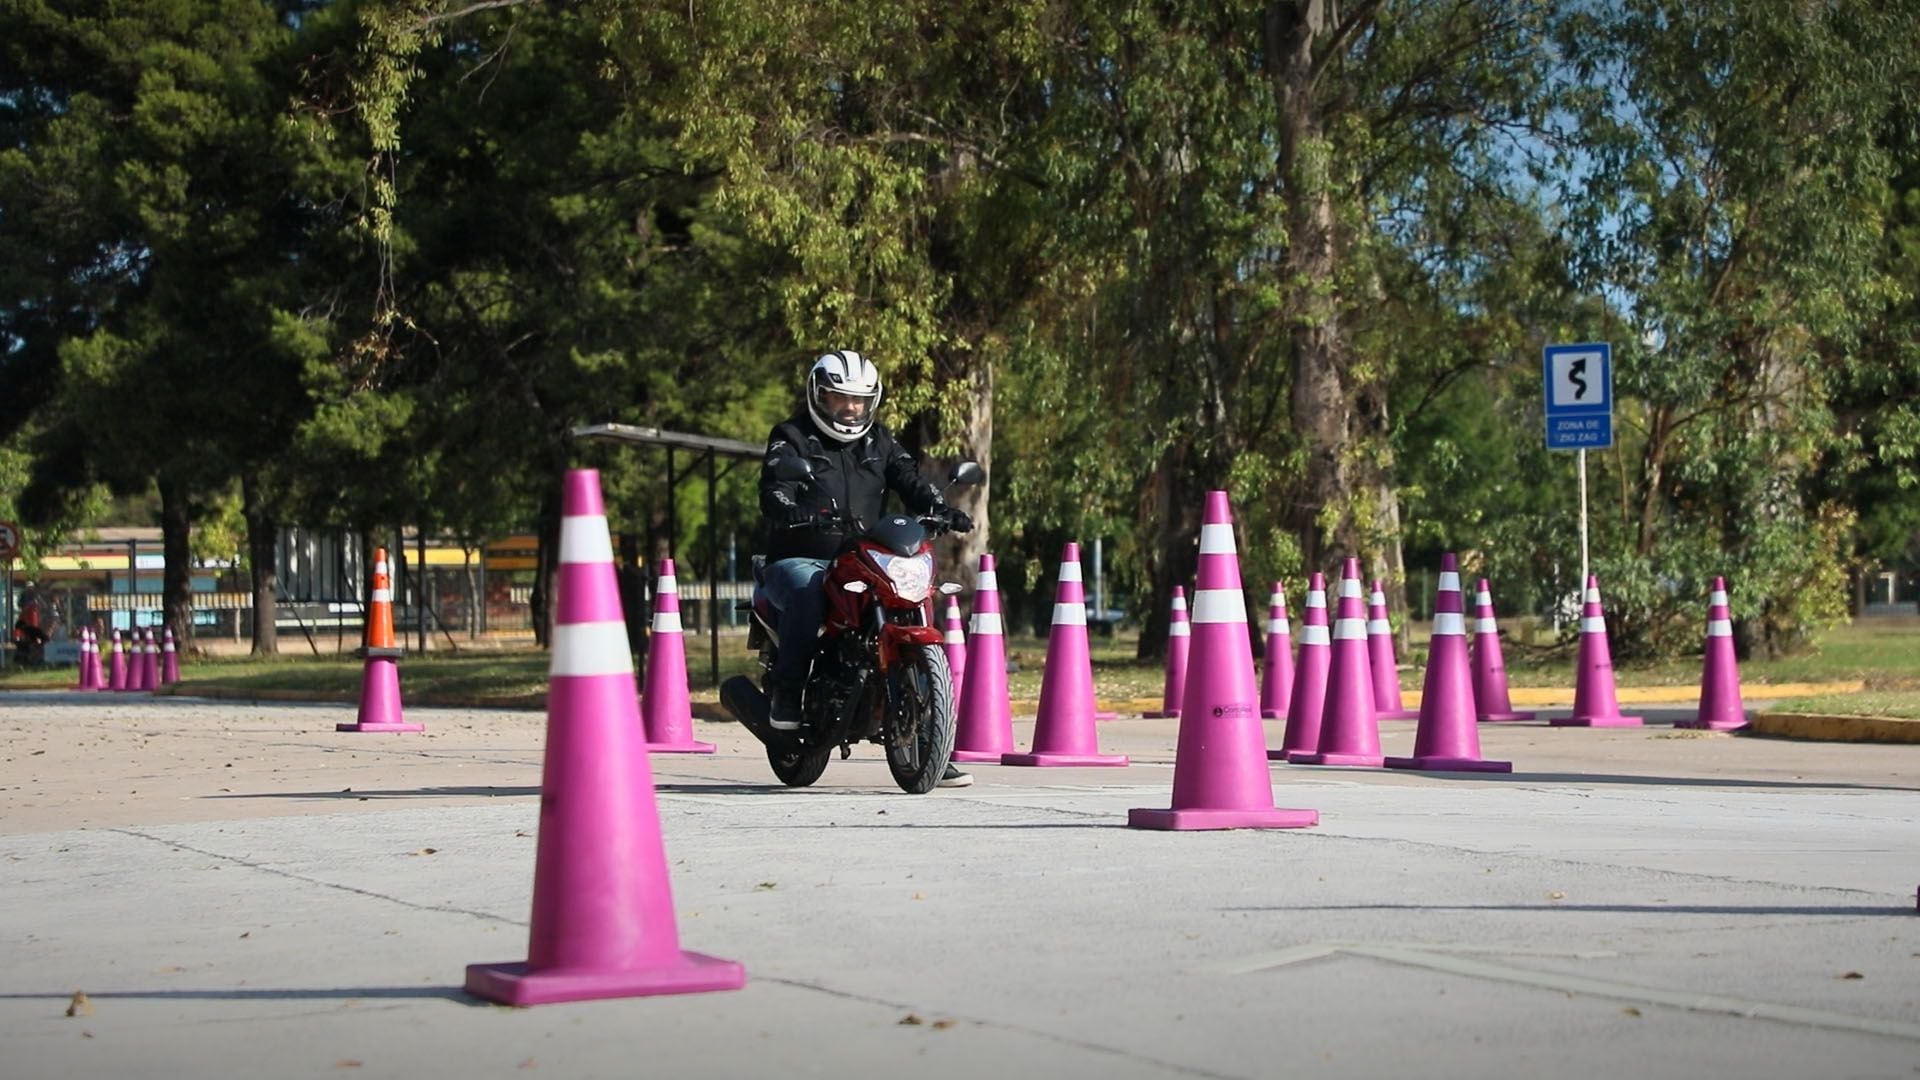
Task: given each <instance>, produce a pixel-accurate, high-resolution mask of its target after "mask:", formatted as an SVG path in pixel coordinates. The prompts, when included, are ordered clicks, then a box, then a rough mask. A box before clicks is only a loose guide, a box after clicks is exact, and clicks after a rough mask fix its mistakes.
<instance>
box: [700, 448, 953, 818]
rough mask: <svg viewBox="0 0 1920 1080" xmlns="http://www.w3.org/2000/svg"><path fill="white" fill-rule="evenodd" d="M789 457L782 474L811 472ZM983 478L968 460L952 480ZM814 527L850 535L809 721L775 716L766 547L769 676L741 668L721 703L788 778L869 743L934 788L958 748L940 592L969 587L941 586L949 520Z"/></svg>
mask: <svg viewBox="0 0 1920 1080" xmlns="http://www.w3.org/2000/svg"><path fill="white" fill-rule="evenodd" d="M782 464H783V466H785V467H788V468H792V469H793V470H795V472H796V475H792V476H786V475H782V476H781V477H780V478H781V479H783V480H805V479H808V478H809V477H810V476H811V474H812V470H811V468H810V467H809V466H808V465H807V464H806V462H805V461H804V460H799V459H789V462H783V463H782ZM802 470H804V471H802ZM985 478H986V473H985V472H984V471H983V470H982V469H981V468H980V466H979V465H978V464H977V463H975V462H971V461H968V462H963V463H961V464H960V465H958V466H956V467H955V468H954V471H953V475H952V478H951V479H950V480H949V481H948V486H949V487H952V486H953V485H955V484H977V483H979V482H980V481H981V480H983V479H985ZM811 527H826V528H830V529H835V530H837V531H840V532H843V533H844V534H845V536H846V539H845V541H844V542H843V543H842V545H841V547H840V552H839V555H838V556H837V557H836V558H835V559H834V560H833V562H832V563H831V564H829V566H828V567H827V572H826V574H825V575H824V576H823V577H822V579H821V587H822V588H823V589H825V590H826V594H827V602H826V618H825V620H824V623H823V625H822V628H821V637H820V641H819V644H818V646H817V652H816V653H815V655H814V660H813V670H812V672H811V673H810V674H809V675H808V676H807V683H806V689H805V691H804V692H803V694H802V697H801V707H800V709H801V724H800V729H799V730H798V731H778V730H775V729H774V728H773V727H772V726H770V725H769V724H768V723H767V713H768V697H767V691H768V689H769V685H768V684H769V681H770V679H771V672H772V670H773V663H774V658H775V656H776V654H777V650H778V648H779V639H780V635H779V633H778V631H777V630H776V629H775V627H776V625H777V622H778V618H779V615H778V613H777V612H775V611H774V609H773V606H772V605H771V604H769V603H768V602H767V600H766V598H765V597H764V596H763V595H762V594H761V592H760V590H759V588H758V587H757V586H759V585H760V584H761V582H762V575H763V573H764V562H763V560H762V558H761V557H758V556H756V557H755V559H754V582H755V585H756V588H755V590H754V601H753V612H752V621H751V623H750V625H749V628H748V632H747V644H748V646H749V647H750V648H756V649H758V650H759V652H760V668H761V676H760V680H759V681H758V683H757V684H756V682H755V680H753V679H751V678H748V677H747V676H745V675H736V676H734V677H733V678H731V679H728V680H727V681H726V682H724V683H722V684H721V686H720V700H721V702H722V703H723V704H725V705H726V707H727V709H728V711H729V712H731V713H733V715H734V718H735V719H737V720H739V721H740V723H741V725H742V726H743V727H745V728H746V729H747V730H748V731H751V732H753V734H754V736H755V737H756V738H758V739H759V740H760V741H761V742H763V743H765V744H766V747H767V764H769V765H771V766H772V767H773V773H774V775H775V776H777V777H779V778H780V782H781V783H783V784H786V785H788V786H789V787H805V786H807V785H808V784H811V783H813V782H814V781H815V780H818V779H820V774H821V773H822V772H825V771H826V768H827V760H828V758H829V757H830V756H831V755H832V753H833V750H834V748H835V747H836V746H837V747H839V748H840V756H841V758H842V759H845V758H846V757H848V756H849V755H851V754H852V753H853V744H854V743H856V742H862V741H871V742H875V743H878V744H880V745H881V746H883V747H885V748H886V752H887V769H888V771H890V772H891V773H892V774H893V779H894V782H895V783H897V784H899V785H900V787H901V789H902V790H904V791H907V792H909V793H911V794H914V795H924V794H926V793H927V792H929V791H931V790H933V786H934V785H935V784H936V783H937V782H939V780H940V777H941V775H942V774H943V773H945V772H946V769H947V759H948V758H949V757H951V756H952V754H953V736H954V709H953V675H952V673H951V672H950V671H948V669H947V654H946V651H945V650H944V649H942V648H941V647H940V646H941V640H942V638H943V636H944V635H943V634H942V632H941V631H940V630H939V629H938V628H937V627H935V626H934V621H933V620H934V613H933V594H934V593H935V592H936V591H937V592H939V593H942V594H951V593H955V592H958V591H959V586H957V585H950V584H943V585H940V586H938V588H937V589H936V588H935V586H934V583H933V546H932V544H930V543H929V542H928V541H929V539H930V537H932V536H934V535H938V534H939V533H940V532H942V531H944V529H945V526H944V524H943V523H942V522H941V521H940V520H939V519H937V518H934V517H913V516H909V515H904V514H894V515H890V516H888V517H886V518H883V519H881V520H880V521H878V522H874V523H873V524H871V525H868V524H867V523H865V522H861V521H858V520H856V519H849V518H845V517H843V516H841V515H840V514H839V513H838V511H837V510H836V512H835V513H834V514H833V515H832V516H829V517H826V518H823V519H822V522H820V523H816V524H815V525H814V526H811Z"/></svg>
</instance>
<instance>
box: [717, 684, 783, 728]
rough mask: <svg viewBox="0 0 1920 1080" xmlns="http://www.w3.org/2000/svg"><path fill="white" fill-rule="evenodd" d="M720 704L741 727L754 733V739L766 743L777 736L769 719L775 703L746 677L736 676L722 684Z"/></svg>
mask: <svg viewBox="0 0 1920 1080" xmlns="http://www.w3.org/2000/svg"><path fill="white" fill-rule="evenodd" d="M720 704H722V705H724V706H726V708H727V711H728V712H730V713H732V714H733V718H734V719H735V720H738V721H740V726H741V727H744V728H746V729H747V730H748V731H750V732H752V733H753V737H754V738H756V739H759V740H760V741H761V742H766V741H767V740H768V739H770V738H772V737H773V736H774V734H775V732H774V730H773V725H771V724H770V723H768V722H767V718H768V717H769V716H770V715H771V714H772V712H773V703H772V702H770V701H768V700H767V695H766V694H764V693H762V692H761V690H760V687H759V686H758V685H757V684H756V683H755V682H754V681H753V680H752V679H750V678H748V677H747V676H745V675H735V676H734V677H733V678H731V679H728V680H726V681H725V682H723V683H721V684H720Z"/></svg>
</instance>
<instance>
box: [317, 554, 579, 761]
mask: <svg viewBox="0 0 1920 1080" xmlns="http://www.w3.org/2000/svg"><path fill="white" fill-rule="evenodd" d="M561 558H562V560H563V561H564V560H565V554H564V553H562V556H561ZM372 594H373V596H372V600H373V602H372V604H371V606H370V607H369V609H368V617H367V620H366V625H365V627H364V628H363V630H362V632H361V638H360V640H361V645H360V655H361V656H362V657H363V658H364V659H365V661H366V663H365V666H364V667H363V668H362V669H361V673H360V714H359V718H358V719H357V720H355V722H353V723H351V724H335V725H334V730H336V731H358V732H368V733H377V734H398V733H402V732H409V731H425V730H427V728H426V725H425V724H409V723H407V718H406V716H405V714H404V713H402V712H401V709H400V658H401V657H402V656H405V655H406V650H405V649H403V648H401V647H400V646H399V645H398V644H397V643H396V642H395V640H394V637H393V579H392V577H390V576H389V572H388V568H387V549H386V548H376V549H374V557H373V589H372Z"/></svg>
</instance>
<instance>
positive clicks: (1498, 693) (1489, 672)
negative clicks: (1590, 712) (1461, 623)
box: [1473, 578, 1537, 724]
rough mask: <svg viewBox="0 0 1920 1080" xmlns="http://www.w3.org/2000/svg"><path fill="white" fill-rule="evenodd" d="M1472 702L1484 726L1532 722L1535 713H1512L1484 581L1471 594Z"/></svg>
mask: <svg viewBox="0 0 1920 1080" xmlns="http://www.w3.org/2000/svg"><path fill="white" fill-rule="evenodd" d="M1473 606H1474V626H1473V703H1474V710H1475V712H1476V713H1477V714H1478V716H1479V719H1480V722H1481V723H1483V724H1495V723H1505V722H1507V721H1510V720H1531V719H1533V718H1534V716H1535V715H1537V714H1535V713H1530V712H1514V711H1513V703H1512V702H1511V701H1510V700H1508V698H1507V663H1506V660H1505V658H1504V657H1502V656H1501V654H1500V626H1499V624H1498V623H1496V622H1495V621H1494V618H1493V593H1492V591H1491V590H1489V589H1488V588H1487V579H1486V578H1481V579H1480V587H1479V589H1478V590H1476V591H1475V592H1474V594H1473Z"/></svg>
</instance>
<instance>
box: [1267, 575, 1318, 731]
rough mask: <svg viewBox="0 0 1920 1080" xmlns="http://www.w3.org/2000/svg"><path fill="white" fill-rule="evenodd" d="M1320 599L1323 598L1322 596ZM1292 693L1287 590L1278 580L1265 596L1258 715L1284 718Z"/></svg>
mask: <svg viewBox="0 0 1920 1080" xmlns="http://www.w3.org/2000/svg"><path fill="white" fill-rule="evenodd" d="M1323 599H1324V598H1323ZM1292 697H1293V631H1292V627H1290V626H1289V625H1288V624H1287V594H1286V590H1284V589H1282V588H1281V587H1280V583H1279V582H1277V581H1276V582H1274V583H1273V595H1272V596H1270V597H1268V598H1267V662H1266V668H1265V670H1264V671H1263V672H1261V675H1260V715H1261V717H1262V718H1263V719H1267V720H1285V719H1286V718H1287V705H1288V703H1289V699H1290V698H1292Z"/></svg>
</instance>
